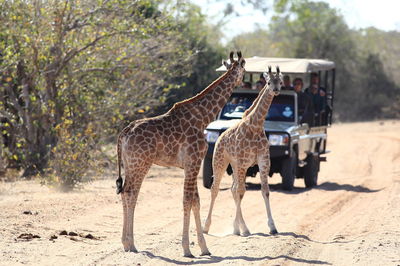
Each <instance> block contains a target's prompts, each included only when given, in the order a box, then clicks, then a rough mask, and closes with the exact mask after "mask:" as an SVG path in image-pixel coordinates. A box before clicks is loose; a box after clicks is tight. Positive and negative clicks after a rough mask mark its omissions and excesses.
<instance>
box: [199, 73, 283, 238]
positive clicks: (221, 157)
mask: <svg viewBox="0 0 400 266" xmlns="http://www.w3.org/2000/svg"><path fill="white" fill-rule="evenodd" d="M264 77H265V79H266V81H267V82H266V84H265V86H264V88H263V89H262V90H261V91H260V93H259V94H258V96H257V98H256V99H255V100H254V102H253V104H252V105H251V106H250V108H249V109H247V110H246V111H245V112H244V114H243V118H242V119H241V120H240V121H239V122H238V123H237V124H235V125H233V126H232V127H230V128H229V129H228V130H226V131H225V132H224V133H222V135H221V136H220V137H219V138H218V140H217V142H216V144H215V148H214V156H213V163H212V164H213V172H214V181H213V184H212V187H211V203H210V209H209V212H208V216H207V220H206V222H205V225H204V232H205V233H208V230H209V229H210V225H211V215H212V210H213V207H214V202H215V199H216V197H217V195H218V190H219V184H220V182H221V178H222V176H223V174H224V172H225V170H226V168H227V167H228V164H230V165H231V166H232V169H233V185H232V195H233V198H234V200H235V204H236V217H235V220H234V223H233V233H234V234H236V235H240V231H241V232H242V235H243V236H248V235H249V234H250V232H249V229H248V228H247V226H246V224H245V222H244V219H243V216H242V210H241V207H240V204H241V201H242V198H243V196H244V193H245V192H246V185H245V181H246V172H247V169H248V168H249V167H251V166H253V165H255V164H258V167H259V169H260V178H261V191H262V195H263V198H264V201H265V207H266V209H267V215H268V226H269V228H270V232H271V234H276V233H277V230H276V227H275V224H274V220H273V219H272V214H271V207H270V204H269V186H268V174H269V170H270V165H271V163H270V154H269V143H268V139H267V137H266V135H265V130H264V122H265V118H266V116H267V113H268V110H269V107H270V106H271V102H272V99H273V98H274V96H275V95H278V94H279V92H280V90H281V86H282V74H281V73H280V71H279V67H277V68H276V74H273V73H272V71H271V67H268V73H265V74H264Z"/></svg>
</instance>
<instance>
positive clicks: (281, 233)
mask: <svg viewBox="0 0 400 266" xmlns="http://www.w3.org/2000/svg"><path fill="white" fill-rule="evenodd" d="M251 236H261V237H271V235H270V234H265V233H253V234H251V235H250V236H249V237H251ZM274 236H283V237H285V236H286V237H292V238H295V239H303V240H305V241H307V242H312V243H318V244H338V243H339V244H345V243H350V242H354V241H355V240H340V239H342V238H338V239H334V240H333V241H318V240H313V239H311V238H309V237H308V236H306V235H299V234H296V233H294V232H279V233H277V234H276V235H274Z"/></svg>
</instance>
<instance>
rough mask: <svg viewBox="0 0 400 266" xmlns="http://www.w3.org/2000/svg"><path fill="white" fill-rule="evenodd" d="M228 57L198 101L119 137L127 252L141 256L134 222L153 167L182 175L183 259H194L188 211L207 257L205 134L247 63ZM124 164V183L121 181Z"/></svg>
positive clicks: (181, 105) (134, 126)
mask: <svg viewBox="0 0 400 266" xmlns="http://www.w3.org/2000/svg"><path fill="white" fill-rule="evenodd" d="M237 55H238V59H237V60H234V59H233V52H231V53H230V56H229V57H230V61H229V63H227V62H225V61H224V65H225V66H226V68H227V72H225V73H224V74H223V75H222V76H221V77H219V78H218V79H217V80H215V81H214V82H213V83H211V84H210V85H209V86H208V87H207V88H206V89H204V90H203V91H202V92H200V93H199V94H197V95H196V96H194V97H192V98H190V99H187V100H185V101H182V102H179V103H176V104H175V105H174V106H173V107H172V108H171V109H170V110H169V111H168V112H167V113H165V114H163V115H160V116H157V117H153V118H147V119H141V120H137V121H134V122H132V123H131V124H130V125H128V126H127V127H126V128H124V129H123V130H122V132H121V134H120V135H119V137H118V144H117V152H118V170H119V177H118V179H117V181H116V182H117V193H121V197H122V205H123V215H124V223H123V230H122V244H123V245H124V249H125V251H133V252H137V250H136V248H135V245H134V240H133V217H134V211H135V205H136V201H137V198H138V194H139V190H140V186H141V184H142V181H143V179H144V177H145V175H146V174H147V172H148V170H149V168H150V166H151V165H152V164H153V163H154V164H157V165H162V166H175V167H180V168H183V169H184V173H185V180H184V193H183V235H182V247H183V253H184V256H185V257H193V255H192V254H191V252H190V249H189V222H190V210H193V214H194V219H195V222H196V230H197V239H198V242H199V246H200V249H201V255H209V254H210V252H209V251H208V248H207V246H206V242H205V239H204V236H203V231H202V227H201V221H200V200H199V194H198V190H197V175H198V173H199V169H200V164H201V161H202V159H203V158H204V156H205V154H206V151H207V142H206V141H205V138H204V129H205V128H206V126H207V125H208V124H209V123H210V122H211V121H212V120H213V119H215V117H216V116H217V114H218V113H219V112H220V110H221V109H222V107H223V106H224V105H225V104H226V102H227V101H228V99H229V97H230V96H231V94H232V92H233V88H234V87H235V86H238V85H240V84H241V82H242V79H243V75H244V72H245V69H244V65H245V60H244V58H243V57H242V54H241V52H237ZM121 158H122V162H123V166H124V169H125V182H123V179H122V178H121Z"/></svg>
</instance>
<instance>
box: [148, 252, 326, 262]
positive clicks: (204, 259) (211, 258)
mask: <svg viewBox="0 0 400 266" xmlns="http://www.w3.org/2000/svg"><path fill="white" fill-rule="evenodd" d="M141 253H142V254H143V255H146V256H148V257H149V258H151V259H159V260H162V261H164V262H167V263H174V264H177V265H197V264H214V263H221V262H225V263H232V262H236V263H238V262H242V263H243V262H252V261H267V260H268V261H272V260H277V259H285V260H289V261H293V262H298V263H306V264H319V265H332V264H331V263H329V262H326V261H322V260H307V259H302V258H295V257H291V256H287V255H279V256H260V257H250V256H227V257H221V256H213V255H211V256H209V257H195V258H193V260H192V261H184V260H175V259H170V258H167V257H164V256H159V255H154V254H153V253H151V252H149V251H142V252H141Z"/></svg>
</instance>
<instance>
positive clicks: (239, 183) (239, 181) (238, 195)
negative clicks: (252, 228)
mask: <svg viewBox="0 0 400 266" xmlns="http://www.w3.org/2000/svg"><path fill="white" fill-rule="evenodd" d="M233 174H234V181H233V185H232V195H233V198H234V200H235V204H236V216H235V220H234V222H233V234H235V235H240V230H239V228H240V229H241V231H242V236H248V235H250V232H249V229H248V228H247V226H246V223H245V222H244V219H243V215H242V209H241V206H240V205H241V202H242V199H243V196H244V193H245V192H246V185H245V181H246V169H243V168H239V169H237V170H235V168H234V169H233Z"/></svg>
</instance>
